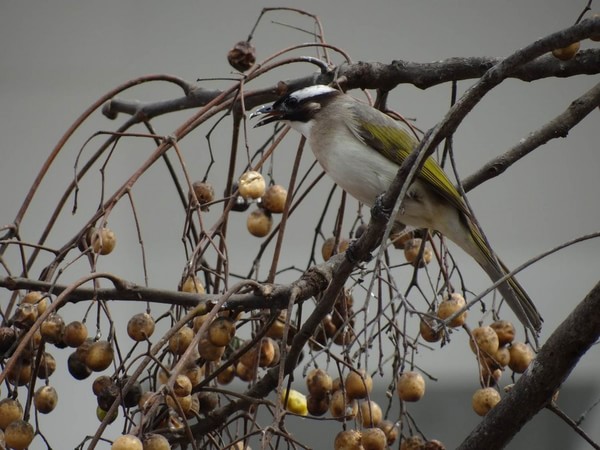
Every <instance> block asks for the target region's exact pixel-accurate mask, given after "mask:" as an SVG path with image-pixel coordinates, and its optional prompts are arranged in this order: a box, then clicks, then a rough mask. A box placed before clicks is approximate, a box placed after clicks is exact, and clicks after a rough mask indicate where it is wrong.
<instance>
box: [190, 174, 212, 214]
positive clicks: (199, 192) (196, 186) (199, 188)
mask: <svg viewBox="0 0 600 450" xmlns="http://www.w3.org/2000/svg"><path fill="white" fill-rule="evenodd" d="M192 190H193V191H194V194H196V198H197V199H198V203H200V206H204V205H206V204H207V203H210V202H212V201H213V200H214V199H215V190H214V188H213V187H212V184H210V183H207V182H205V181H195V182H194V183H192ZM190 198H192V195H190ZM203 209H207V208H206V206H204V208H203Z"/></svg>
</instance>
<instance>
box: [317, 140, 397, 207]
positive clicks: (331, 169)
mask: <svg viewBox="0 0 600 450" xmlns="http://www.w3.org/2000/svg"><path fill="white" fill-rule="evenodd" d="M313 131H314V130H313ZM327 131H328V133H326V134H324V135H320V136H319V134H320V133H317V134H315V133H311V136H310V146H311V149H312V151H313V153H314V155H315V157H316V158H317V161H318V162H319V163H320V164H321V166H322V167H323V169H324V170H325V172H327V174H328V175H329V176H330V177H331V178H332V179H333V181H335V182H336V184H337V185H338V186H340V187H341V188H342V189H344V190H345V191H346V192H348V194H350V195H351V196H352V197H354V198H356V199H357V200H359V201H360V202H362V203H365V204H366V205H369V206H370V205H372V204H373V202H374V201H375V198H376V197H377V196H378V195H379V194H382V193H383V192H385V191H386V190H387V188H388V187H389V185H390V183H391V182H392V180H393V179H394V176H395V175H396V172H397V170H398V166H397V165H396V164H394V163H393V162H391V161H389V160H388V159H387V158H385V157H384V156H382V155H381V154H380V153H379V152H377V151H376V150H374V149H372V148H371V147H369V146H367V145H366V144H364V143H363V142H361V141H359V140H358V139H357V138H356V137H355V136H354V135H352V134H351V133H350V131H347V130H343V132H332V130H327Z"/></svg>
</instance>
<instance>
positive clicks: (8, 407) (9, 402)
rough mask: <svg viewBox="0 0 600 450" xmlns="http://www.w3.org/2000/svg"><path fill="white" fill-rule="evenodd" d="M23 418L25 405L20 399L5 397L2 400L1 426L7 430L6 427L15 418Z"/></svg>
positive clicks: (0, 405) (0, 402)
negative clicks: (23, 405)
mask: <svg viewBox="0 0 600 450" xmlns="http://www.w3.org/2000/svg"><path fill="white" fill-rule="evenodd" d="M22 418H23V407H22V406H21V404H20V403H19V401H18V400H14V399H12V398H5V399H3V400H0V428H1V429H2V430H6V427H7V426H8V425H9V424H10V423H11V422H14V421H15V420H20V419H22Z"/></svg>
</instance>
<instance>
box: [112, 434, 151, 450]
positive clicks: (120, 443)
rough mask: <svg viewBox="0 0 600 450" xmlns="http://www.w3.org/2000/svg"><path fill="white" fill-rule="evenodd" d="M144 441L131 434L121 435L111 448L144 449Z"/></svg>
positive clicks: (119, 449) (113, 449)
mask: <svg viewBox="0 0 600 450" xmlns="http://www.w3.org/2000/svg"><path fill="white" fill-rule="evenodd" d="M143 449H144V446H143V445H142V441H140V440H139V439H138V438H137V437H135V436H133V435H131V434H125V435H123V436H119V437H118V438H117V439H115V441H114V442H113V444H112V446H111V447H110V450H143Z"/></svg>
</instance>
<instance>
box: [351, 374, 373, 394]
mask: <svg viewBox="0 0 600 450" xmlns="http://www.w3.org/2000/svg"><path fill="white" fill-rule="evenodd" d="M344 387H345V388H346V395H348V398H351V399H353V398H365V397H367V396H368V395H369V394H370V393H371V391H372V390H373V379H372V378H371V375H369V374H368V373H366V372H365V370H364V369H361V370H359V371H354V370H353V371H351V372H350V373H348V375H347V376H346V381H345V382H344Z"/></svg>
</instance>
